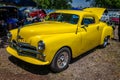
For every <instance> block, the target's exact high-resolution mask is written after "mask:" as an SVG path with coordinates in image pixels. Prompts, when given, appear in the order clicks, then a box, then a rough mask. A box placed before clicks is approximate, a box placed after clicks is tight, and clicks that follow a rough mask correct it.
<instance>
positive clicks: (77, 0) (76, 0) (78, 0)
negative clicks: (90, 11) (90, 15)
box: [72, 0, 90, 8]
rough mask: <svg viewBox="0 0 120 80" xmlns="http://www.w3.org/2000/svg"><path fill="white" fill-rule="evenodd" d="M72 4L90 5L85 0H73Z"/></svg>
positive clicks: (79, 5) (75, 5)
mask: <svg viewBox="0 0 120 80" xmlns="http://www.w3.org/2000/svg"><path fill="white" fill-rule="evenodd" d="M72 6H73V7H81V6H82V7H83V8H84V7H89V6H90V4H89V2H85V0H73V2H72Z"/></svg>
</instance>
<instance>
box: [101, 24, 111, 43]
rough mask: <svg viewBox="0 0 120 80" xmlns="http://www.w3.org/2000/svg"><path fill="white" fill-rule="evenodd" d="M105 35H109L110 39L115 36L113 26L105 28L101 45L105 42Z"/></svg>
mask: <svg viewBox="0 0 120 80" xmlns="http://www.w3.org/2000/svg"><path fill="white" fill-rule="evenodd" d="M105 37H109V38H110V39H111V38H113V28H112V27H111V26H106V27H105V28H104V29H103V32H102V35H101V41H100V45H102V44H103V42H104V38H105Z"/></svg>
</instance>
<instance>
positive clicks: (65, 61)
mask: <svg viewBox="0 0 120 80" xmlns="http://www.w3.org/2000/svg"><path fill="white" fill-rule="evenodd" d="M70 60H71V52H70V50H69V48H67V47H63V48H61V49H60V50H59V51H58V52H57V53H56V55H55V57H54V59H53V61H52V63H51V65H50V68H51V70H52V71H53V72H60V71H63V70H65V69H66V68H67V67H68V65H69V63H70Z"/></svg>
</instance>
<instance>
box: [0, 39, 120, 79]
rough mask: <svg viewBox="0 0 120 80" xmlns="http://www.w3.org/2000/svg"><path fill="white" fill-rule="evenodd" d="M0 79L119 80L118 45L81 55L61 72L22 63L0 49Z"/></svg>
mask: <svg viewBox="0 0 120 80" xmlns="http://www.w3.org/2000/svg"><path fill="white" fill-rule="evenodd" d="M0 80H120V42H117V41H114V40H111V41H110V44H109V45H108V46H107V47H106V48H104V49H99V48H95V49H93V50H91V51H89V52H87V53H84V54H83V55H81V56H79V57H77V58H75V59H73V60H72V62H71V64H70V65H69V67H68V68H67V69H66V70H65V71H63V72H60V73H52V72H51V71H50V70H49V68H48V66H36V65H32V64H29V63H26V62H23V61H21V60H19V59H16V58H15V57H13V56H10V55H9V54H8V53H7V52H6V50H5V48H0Z"/></svg>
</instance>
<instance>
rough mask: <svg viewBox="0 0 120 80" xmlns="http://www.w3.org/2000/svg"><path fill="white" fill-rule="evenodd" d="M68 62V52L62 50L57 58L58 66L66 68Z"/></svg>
mask: <svg viewBox="0 0 120 80" xmlns="http://www.w3.org/2000/svg"><path fill="white" fill-rule="evenodd" d="M67 63H68V53H67V52H62V53H61V54H60V55H59V57H58V60H57V66H58V67H59V68H64V67H65V66H66V65H67Z"/></svg>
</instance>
